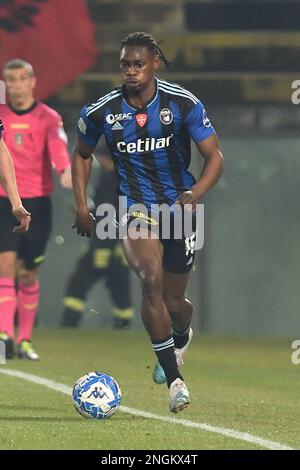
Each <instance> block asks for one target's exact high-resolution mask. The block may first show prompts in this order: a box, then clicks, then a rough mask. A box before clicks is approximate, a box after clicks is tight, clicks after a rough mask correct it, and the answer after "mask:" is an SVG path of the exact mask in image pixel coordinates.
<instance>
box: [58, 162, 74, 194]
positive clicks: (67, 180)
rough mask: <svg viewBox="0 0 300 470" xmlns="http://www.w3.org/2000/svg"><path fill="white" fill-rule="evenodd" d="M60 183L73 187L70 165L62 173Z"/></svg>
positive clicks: (69, 187)
mask: <svg viewBox="0 0 300 470" xmlns="http://www.w3.org/2000/svg"><path fill="white" fill-rule="evenodd" d="M59 179H60V184H61V185H62V187H63V188H66V189H72V174H71V167H70V166H68V167H67V168H66V169H65V170H64V171H63V172H62V174H61V175H60V178H59Z"/></svg>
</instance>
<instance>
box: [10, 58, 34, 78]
mask: <svg viewBox="0 0 300 470" xmlns="http://www.w3.org/2000/svg"><path fill="white" fill-rule="evenodd" d="M23 68H26V69H27V70H28V72H29V74H30V75H31V76H32V77H33V76H34V70H33V67H32V65H31V64H30V63H29V62H26V60H23V59H12V60H10V61H9V62H7V63H6V64H5V65H4V67H3V75H4V73H5V72H6V70H17V69H23Z"/></svg>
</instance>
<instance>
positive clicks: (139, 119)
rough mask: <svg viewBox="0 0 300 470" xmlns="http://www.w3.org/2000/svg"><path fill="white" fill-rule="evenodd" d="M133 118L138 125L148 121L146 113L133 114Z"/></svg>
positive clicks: (141, 125) (142, 125)
mask: <svg viewBox="0 0 300 470" xmlns="http://www.w3.org/2000/svg"><path fill="white" fill-rule="evenodd" d="M135 119H136V122H137V123H138V125H139V126H140V127H144V126H145V124H146V122H147V121H148V116H147V114H137V115H136V116H135Z"/></svg>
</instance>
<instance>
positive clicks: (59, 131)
mask: <svg viewBox="0 0 300 470" xmlns="http://www.w3.org/2000/svg"><path fill="white" fill-rule="evenodd" d="M3 77H4V81H5V84H6V90H7V94H8V98H9V105H0V115H1V117H2V120H3V124H4V132H3V139H4V141H5V143H6V144H7V146H8V148H9V149H10V152H11V155H12V158H13V161H14V166H15V172H16V179H17V185H18V189H19V193H20V196H21V198H22V200H23V202H24V205H25V207H26V208H27V209H28V210H29V212H30V213H31V215H32V222H31V226H30V230H29V231H28V232H26V233H23V234H21V235H18V236H16V235H15V234H14V233H12V232H11V230H12V227H13V226H14V217H13V216H12V214H11V211H10V206H9V200H8V199H7V197H6V194H5V192H4V190H3V189H2V188H0V214H1V218H0V332H1V334H0V339H2V340H3V341H5V343H6V356H7V358H11V357H13V356H14V341H13V339H14V317H15V311H16V309H17V311H18V327H19V332H18V338H17V349H18V357H19V358H21V359H22V358H26V359H31V360H37V359H39V355H38V353H37V352H36V351H35V350H34V348H33V346H32V343H31V336H32V329H33V325H34V322H35V317H36V313H37V309H38V304H39V281H38V269H39V266H40V265H41V263H42V262H43V260H44V257H45V250H46V245H47V241H48V239H49V235H50V231H51V223H52V209H51V200H50V194H51V192H52V190H53V181H52V165H53V164H54V165H55V168H56V170H57V172H58V173H59V174H60V182H61V184H62V186H63V187H66V188H71V170H70V159H69V155H68V152H67V146H66V135H65V133H64V130H63V127H62V122H61V117H60V116H59V114H57V113H56V111H54V110H53V109H51V108H49V107H48V106H46V105H45V104H43V103H40V102H37V101H36V100H35V98H34V88H35V84H36V78H35V75H34V71H33V68H32V66H31V64H29V63H28V62H25V61H23V60H20V59H14V60H12V61H10V62H8V63H7V64H6V65H5V66H4V69H3ZM16 280H17V288H18V290H17V292H16V287H15V281H16Z"/></svg>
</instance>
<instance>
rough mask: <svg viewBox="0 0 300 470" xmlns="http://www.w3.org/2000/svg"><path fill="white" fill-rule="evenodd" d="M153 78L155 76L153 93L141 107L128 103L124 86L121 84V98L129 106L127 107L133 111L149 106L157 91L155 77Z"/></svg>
mask: <svg viewBox="0 0 300 470" xmlns="http://www.w3.org/2000/svg"><path fill="white" fill-rule="evenodd" d="M154 78H155V91H154V94H153V95H152V96H151V98H150V99H149V100H148V101H147V102H146V103H145V104H144V106H142V107H141V108H137V107H135V106H133V105H132V104H131V103H129V100H128V98H127V90H126V87H125V85H122V95H123V100H124V101H125V103H126V104H127V106H129V108H131V109H133V110H134V111H140V110H141V109H145V108H148V107H149V106H151V104H152V103H153V102H154V101H155V100H156V97H157V93H158V85H157V78H156V77H154Z"/></svg>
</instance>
